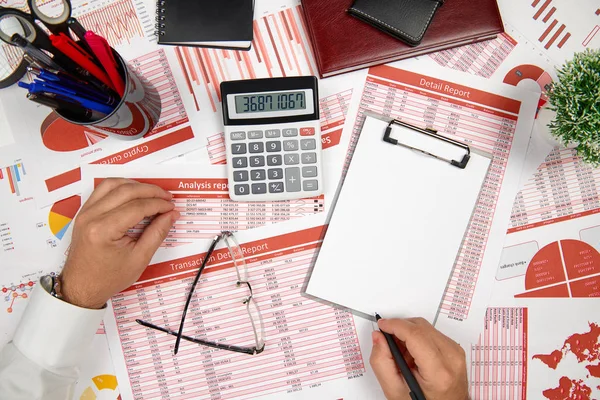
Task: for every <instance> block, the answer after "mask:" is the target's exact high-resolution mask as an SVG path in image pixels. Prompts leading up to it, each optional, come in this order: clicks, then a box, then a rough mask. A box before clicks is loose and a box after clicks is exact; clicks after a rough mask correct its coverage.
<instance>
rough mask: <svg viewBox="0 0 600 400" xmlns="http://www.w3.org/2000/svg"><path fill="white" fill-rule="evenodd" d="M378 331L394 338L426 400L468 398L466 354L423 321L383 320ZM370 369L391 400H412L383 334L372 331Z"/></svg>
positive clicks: (462, 399)
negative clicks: (398, 342) (398, 343)
mask: <svg viewBox="0 0 600 400" xmlns="http://www.w3.org/2000/svg"><path fill="white" fill-rule="evenodd" d="M378 325H379V328H380V329H381V330H382V331H384V332H386V333H390V334H392V335H394V336H395V337H396V338H397V339H398V340H399V341H401V342H404V344H405V347H404V346H402V343H400V346H399V347H400V350H401V351H402V350H405V351H402V352H403V355H404V358H405V359H406V362H407V363H408V365H409V367H411V370H412V372H413V374H414V375H415V378H416V379H417V381H418V382H419V385H420V386H421V389H423V393H424V394H425V397H426V398H427V400H467V399H468V398H469V392H468V390H469V389H468V383H467V367H466V360H465V352H464V350H463V349H462V347H460V346H459V345H458V343H456V342H455V341H454V340H452V339H450V338H449V337H447V336H445V335H444V334H442V333H441V332H440V331H438V330H437V329H435V328H434V327H433V326H432V325H431V324H430V323H429V322H427V321H426V320H425V319H423V318H408V319H380V320H379V322H378ZM370 363H371V367H373V371H375V375H376V376H377V380H378V381H379V384H380V385H381V388H382V389H383V392H384V394H385V396H386V397H387V398H388V399H389V400H410V395H409V389H408V385H407V384H406V381H405V380H404V378H403V377H402V374H401V373H400V371H399V370H398V367H397V365H396V362H395V361H394V358H393V357H392V353H391V352H390V348H389V346H388V344H387V341H386V340H385V337H384V336H383V334H382V333H381V332H378V331H374V332H373V352H372V353H371V360H370Z"/></svg>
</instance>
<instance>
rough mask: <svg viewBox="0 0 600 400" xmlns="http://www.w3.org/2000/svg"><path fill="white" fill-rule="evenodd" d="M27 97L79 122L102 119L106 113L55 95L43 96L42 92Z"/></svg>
mask: <svg viewBox="0 0 600 400" xmlns="http://www.w3.org/2000/svg"><path fill="white" fill-rule="evenodd" d="M27 99H28V100H31V101H33V102H35V103H38V104H40V105H43V106H46V107H49V108H52V109H53V110H57V111H59V112H60V113H62V114H65V115H66V116H67V117H68V118H69V119H72V120H76V121H79V122H91V121H97V120H99V119H102V118H104V117H105V116H106V114H103V113H100V112H97V111H93V110H90V109H88V108H85V107H83V106H82V105H81V104H77V103H73V102H70V101H67V100H64V99H60V98H57V97H49V96H44V95H43V94H31V93H30V94H28V95H27Z"/></svg>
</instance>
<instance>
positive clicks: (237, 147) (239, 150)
mask: <svg viewBox="0 0 600 400" xmlns="http://www.w3.org/2000/svg"><path fill="white" fill-rule="evenodd" d="M231 152H232V153H233V154H246V143H234V144H232V145H231Z"/></svg>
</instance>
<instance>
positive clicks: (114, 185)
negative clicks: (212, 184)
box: [60, 179, 179, 308]
mask: <svg viewBox="0 0 600 400" xmlns="http://www.w3.org/2000/svg"><path fill="white" fill-rule="evenodd" d="M171 198H172V195H171V193H169V192H167V191H165V190H163V189H161V188H159V187H158V186H154V185H148V184H142V183H138V182H134V181H131V180H127V179H106V180H104V181H103V182H102V183H101V184H100V185H98V187H97V188H96V190H95V191H94V192H93V193H92V195H91V196H90V198H89V199H88V201H87V202H86V203H85V204H84V205H83V207H82V208H81V210H80V212H79V215H78V216H77V218H76V219H75V225H74V228H73V239H72V241H71V249H70V251H69V256H68V258H67V262H66V264H65V267H64V269H63V271H62V273H61V288H60V291H61V294H62V296H63V300H64V301H67V302H69V303H71V304H74V305H76V306H80V307H84V308H102V307H103V306H104V304H105V303H106V301H107V300H108V299H110V298H111V297H112V296H113V295H114V294H116V293H118V292H120V291H121V290H123V289H126V288H127V287H129V286H130V285H131V284H133V283H134V282H135V281H136V280H137V279H138V278H139V277H140V275H141V274H142V272H143V271H144V269H145V268H146V267H147V266H148V263H149V262H150V259H151V258H152V256H153V255H154V253H155V252H156V250H157V249H158V247H159V246H160V244H161V243H162V242H163V240H164V239H165V238H166V237H167V234H168V233H169V229H170V228H171V226H172V225H173V222H174V221H175V220H176V219H177V218H179V212H178V211H176V210H174V205H173V203H172V202H171V201H170V200H171ZM155 215H156V217H155V218H154V220H153V221H152V222H151V223H150V225H149V226H148V227H147V228H146V229H145V231H144V232H143V233H142V235H141V236H140V237H139V239H137V240H136V239H134V238H131V237H129V236H127V231H128V229H130V228H132V227H134V226H135V225H136V224H138V223H139V222H140V221H142V220H143V219H144V218H145V217H151V216H155Z"/></svg>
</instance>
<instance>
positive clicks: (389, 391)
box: [369, 331, 410, 400]
mask: <svg viewBox="0 0 600 400" xmlns="http://www.w3.org/2000/svg"><path fill="white" fill-rule="evenodd" d="M369 362H370V364H371V367H372V368H373V372H375V376H376V377H377V380H378V381H379V384H380V385H381V388H382V389H383V393H384V394H385V397H386V398H387V399H389V400H392V399H398V400H400V399H410V397H409V395H408V387H407V386H406V382H405V381H404V378H402V375H401V374H400V372H399V371H398V366H397V365H396V361H395V360H394V357H392V353H391V352H390V348H389V346H388V344H387V341H386V340H385V337H384V336H383V333H381V332H377V331H373V351H372V352H371V358H370V360H369Z"/></svg>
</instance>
